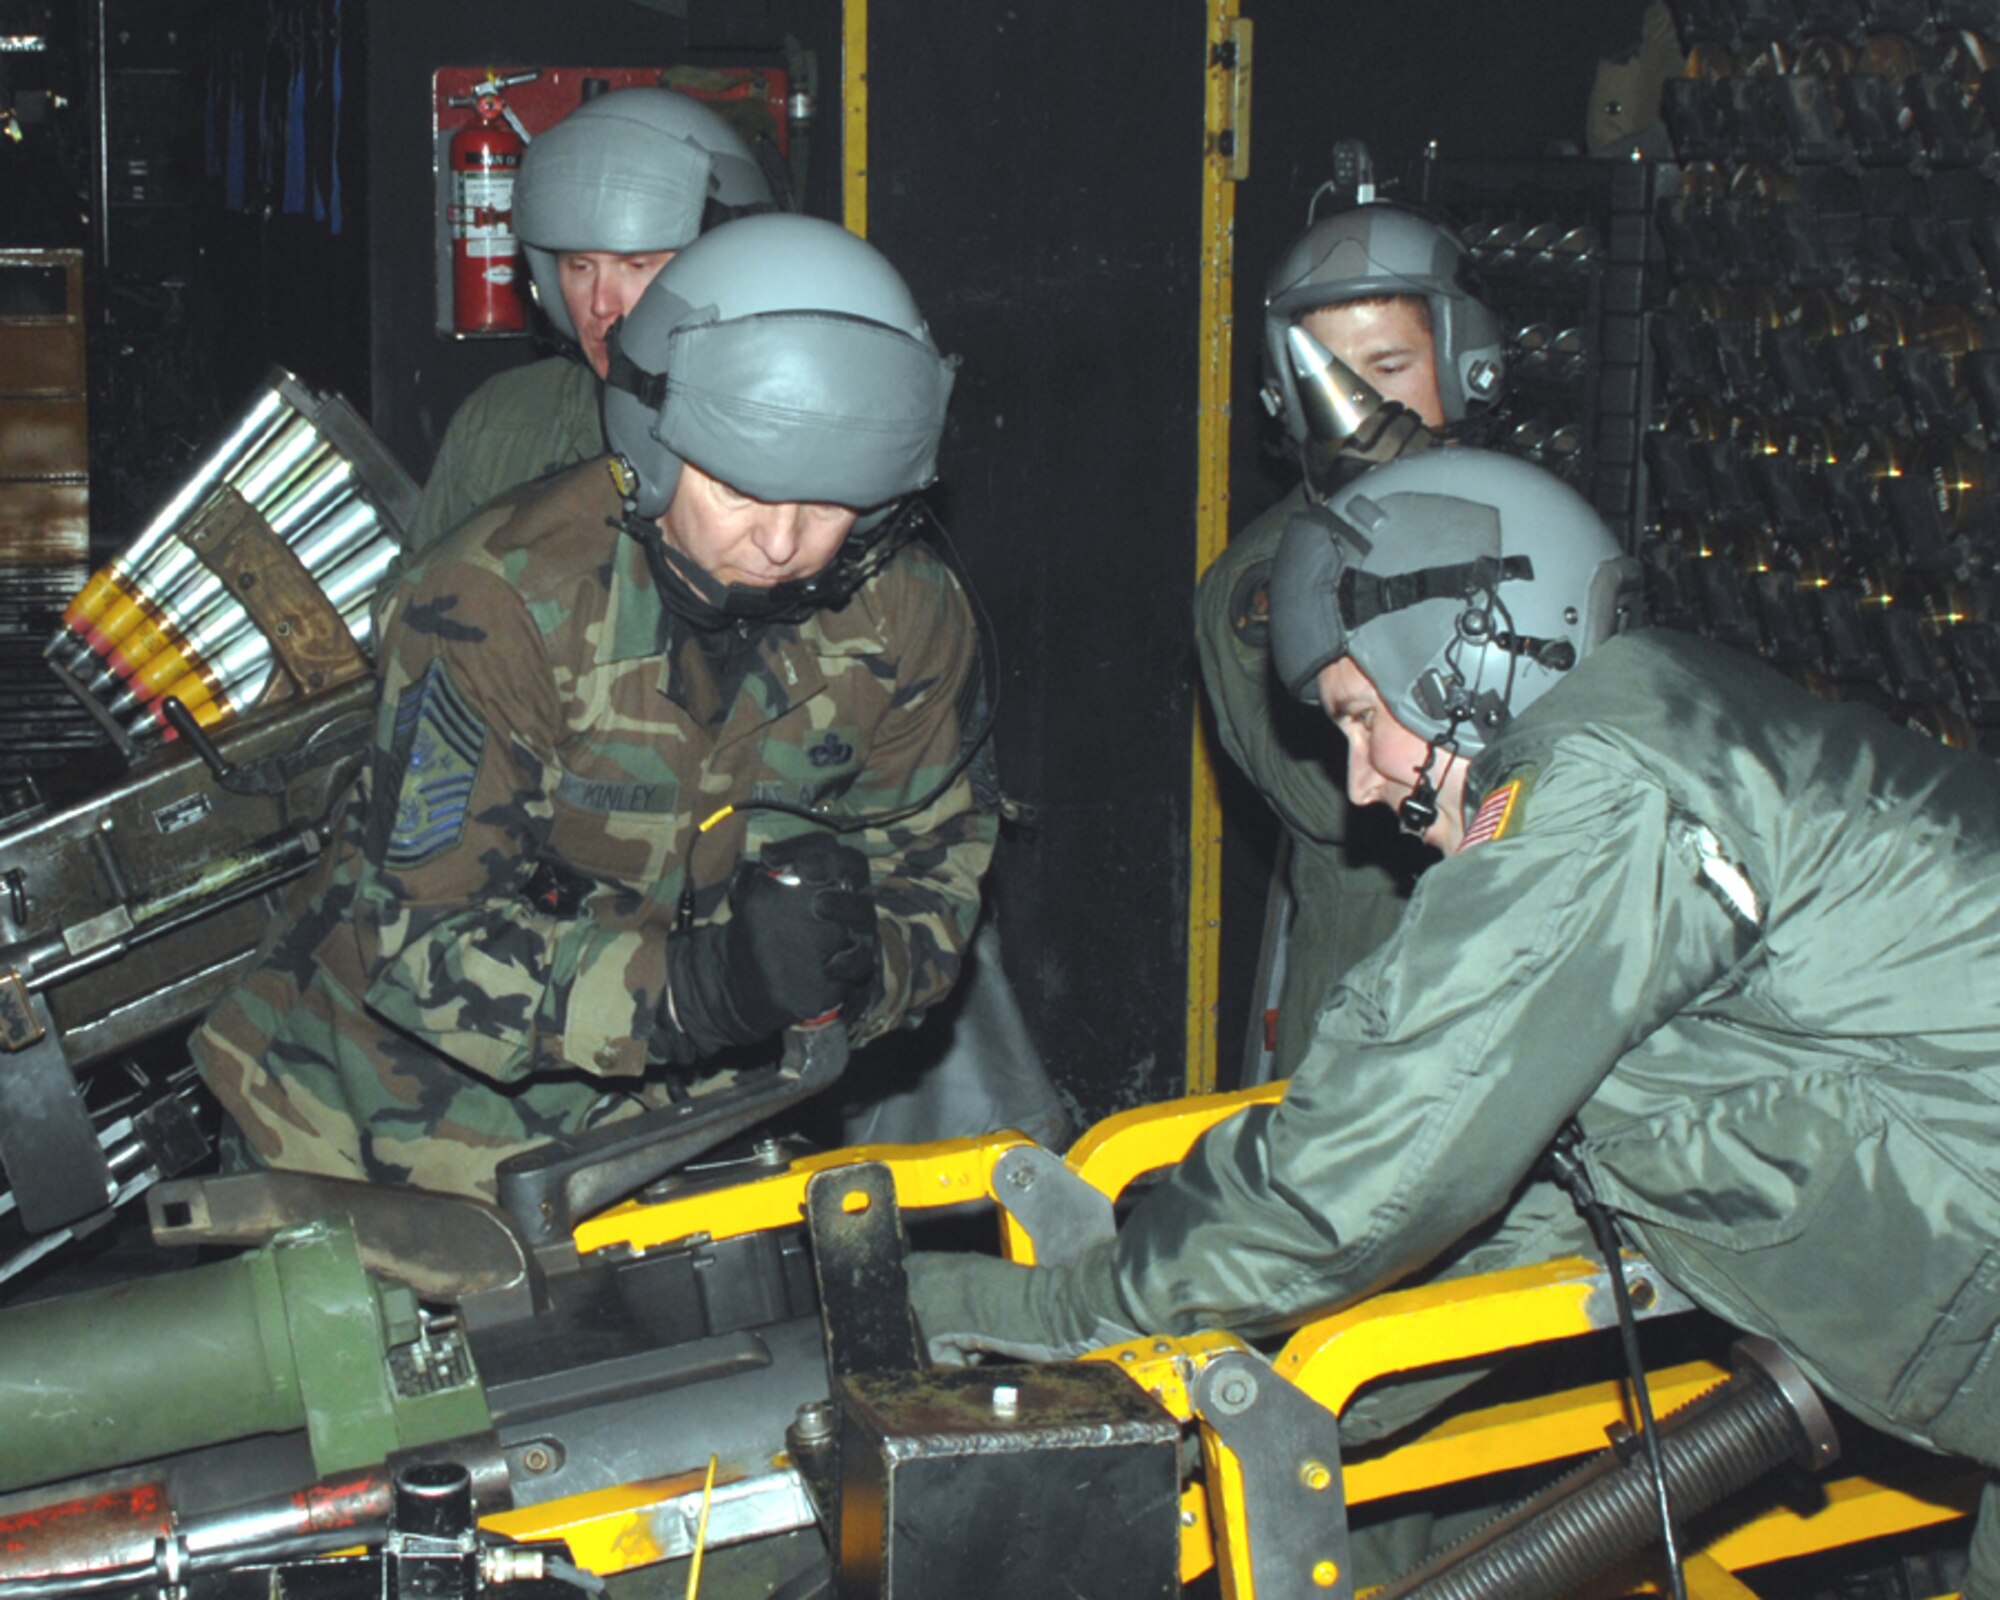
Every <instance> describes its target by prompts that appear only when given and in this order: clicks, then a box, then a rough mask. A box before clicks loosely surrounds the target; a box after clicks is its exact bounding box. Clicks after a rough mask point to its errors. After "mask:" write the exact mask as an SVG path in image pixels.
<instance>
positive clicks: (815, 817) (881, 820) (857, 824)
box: [677, 500, 1000, 932]
mask: <svg viewBox="0 0 2000 1600" xmlns="http://www.w3.org/2000/svg"><path fill="white" fill-rule="evenodd" d="M909 514H910V515H911V516H913V517H918V518H921V519H922V520H923V521H925V522H926V523H927V524H928V525H929V529H930V531H932V532H934V533H935V534H936V535H937V536H938V538H939V539H940V540H942V541H943V543H944V548H945V550H946V551H947V552H949V554H950V557H951V559H950V561H949V562H948V563H947V565H948V566H949V568H950V570H951V572H952V573H953V575H954V576H955V577H956V578H957V579H958V582H959V586H960V587H961V588H962V589H963V590H964V591H965V596H966V601H967V604H969V605H970V606H971V608H972V630H973V639H974V644H975V647H976V648H977V650H978V654H979V671H980V675H981V678H982V679H983V681H984V685H985V691H986V692H985V694H984V695H983V696H982V701H983V705H984V711H985V714H984V715H983V716H982V717H980V718H979V720H978V722H977V723H976V724H975V725H974V727H973V729H972V730H971V731H969V732H968V731H967V730H965V729H960V730H959V736H958V754H957V756H956V757H954V758H953V760H952V763H951V765H950V766H949V767H947V768H946V769H945V773H944V776H943V777H941V778H940V779H938V781H937V782H936V783H934V784H933V785H931V787H930V788H929V789H927V790H925V791H924V793H923V794H921V795H919V796H918V797H917V798H916V799H914V800H912V801H909V802H907V803H906V804H904V805H901V806H895V807H891V808H890V809H887V810H883V811H868V812H862V813H861V814H859V815H856V816H846V817H843V816H839V815H836V814H835V813H832V812H828V811H822V810H818V809H815V808H814V807H812V806H808V805H797V804H794V803H793V802H791V801H789V800H771V799H760V800H738V801H733V802H731V803H730V804H728V805H725V806H722V807H720V808H718V809H717V810H715V811H713V812H711V813H710V814H709V815H708V816H707V817H705V818H703V819H702V820H701V821H700V822H699V823H697V824H696V825H695V836H694V841H693V843H692V844H690V845H689V846H688V861H687V879H686V885H685V887H684V888H683V889H682V890H681V900H680V906H679V908H678V915H677V926H678V927H679V928H680V930H681V931H682V932H686V931H687V929H688V928H689V927H691V926H692V925H693V922H694V892H695V890H694V885H695V874H694V852H695V848H696V846H698V845H699V844H700V843H701V841H702V840H703V839H704V838H706V837H707V836H708V834H709V832H710V830H711V829H713V828H715V827H716V826H717V825H718V824H719V823H721V822H723V821H725V820H726V819H727V818H729V817H732V816H735V815H737V814H739V813H742V812H749V811H775V812H778V813H779V814H781V815H783V816H789V817H802V818H804V819H805V820H806V821H808V822H811V823H815V824H817V825H818V826H820V827H822V828H827V829H830V830H832V831H833V832H834V833H837V834H847V833H860V832H862V831H864V830H866V829H869V828H886V827H887V826H888V825H889V824H890V823H892V822H901V821H902V820H903V819H904V818H905V817H913V816H915V815H916V814H917V813H918V812H920V811H926V810H928V809H930V807H931V806H933V805H935V804H936V803H937V802H938V801H939V800H940V799H941V798H943V796H944V795H945V793H946V792H947V791H948V790H949V789H950V788H951V786H952V785H953V784H955V783H957V782H958V780H959V778H960V777H962V776H963V775H964V773H965V770H966V768H967V767H969V766H971V765H972V762H973V759H974V758H975V757H976V756H977V755H978V754H979V752H980V750H981V749H982V748H983V747H984V745H985V743H986V741H987V739H988V738H990V737H991V736H992V732H993V724H994V722H995V720H996V719H997V718H998V717H999V714H1000V646H999V643H998V639H999V635H998V633H997V631H996V630H995V628H994V626H993V618H992V616H991V614H990V613H988V611H987V609H986V602H985V600H984V599H983V598H982V597H981V596H980V593H979V590H978V588H977V587H976V586H975V585H974V583H973V581H972V575H971V573H970V572H968V571H967V570H966V567H965V560H964V558H963V557H962V556H960V555H959V553H958V546H957V545H955V544H953V543H952V539H951V534H950V532H949V531H948V530H947V529H946V528H945V525H944V524H943V522H941V521H940V520H939V519H938V517H937V514H936V513H935V512H933V511H932V510H931V509H930V507H929V506H928V505H927V504H926V503H925V502H923V501H921V500H919V501H917V502H916V503H915V505H914V507H913V508H912V510H911V512H910V513H909Z"/></svg>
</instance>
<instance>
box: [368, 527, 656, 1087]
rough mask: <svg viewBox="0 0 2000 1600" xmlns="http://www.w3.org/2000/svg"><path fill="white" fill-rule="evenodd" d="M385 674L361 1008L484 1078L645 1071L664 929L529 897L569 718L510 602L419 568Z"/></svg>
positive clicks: (468, 567)
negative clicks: (558, 753) (549, 905)
mask: <svg viewBox="0 0 2000 1600" xmlns="http://www.w3.org/2000/svg"><path fill="white" fill-rule="evenodd" d="M381 670H382V676H383V694H382V704H381V709H380V711H379V713H378V722H377V727H376V735H375V750H374V759H373V764H372V767H371V771H370V774H369V789H368V795H367V807H368V810H367V814H366V822H365V829H366V837H365V847H364V864H363V868H362V871H361V876H360V881H359V884H358V887H357V890H356V903H355V908H354V915H353V919H352V920H353V925H354V929H355V935H356V938H357V940H358V941H359V945H360V951H361V956H362V960H363V963H364V966H365V970H366V972H367V976H368V987H367V991H366V994H365V1000H366V1003H367V1005H368V1007H369V1009H370V1010H372V1011H373V1012H375V1013H376V1014H377V1015H378V1016H380V1017H381V1018H382V1019H383V1020H385V1021H386V1022H388V1023H390V1024H392V1025H393V1026H395V1027H397V1028H399V1029H401V1030H403V1031H404V1032H405V1033H408V1034H410V1035H411V1036H412V1037H414V1038H416V1039H417V1040H419V1041H420V1042H422V1043H424V1044H426V1045H428V1046H430V1047H431V1048H432V1049H435V1050H437V1051H439V1052H440V1053H442V1054H444V1055H446V1056H449V1057H450V1058H451V1059H453V1060H454V1061H457V1062H459V1063H461V1064H462V1065H464V1066H466V1067H469V1068H471V1069H472V1070H473V1071H475V1072H478V1073H480V1074H482V1075H484V1076H485V1077H488V1078H492V1079H495V1080H501V1081H505V1080H508V1079H514V1078H518V1077H521V1076H523V1075H526V1074H529V1073H541V1072H551V1071H560V1070H565V1069H569V1070H582V1071H585V1072H590V1073H595V1074H598V1075H605V1076H609V1075H624V1074H636V1073H638V1072H640V1071H642V1070H643V1068H644V1065H645V1056H646V1041H647V1039H648V1038H649V1037H650V1035H651V1033H652V1029H653V1025H654V1017H655V1015H656V1013H657V1009H658V1005H659V999H660V995H661V993H662V991H663V989H664V986H665V981H666V935H665V934H664V932H662V931H660V930H658V929H656V928H652V927H649V926H644V925H640V924H636V923H634V924H623V923H621V922H620V921H619V920H617V918H616V917H615V916H614V915H613V914H612V913H611V912H610V911H608V910H606V909H604V907H603V906H601V905H599V904H596V903H593V905H592V906H590V907H587V908H584V909H583V910H582V912H581V914H578V908H577V907H576V906H565V907H558V908H556V909H555V910H554V911H553V912H552V911H551V910H550V909H549V908H547V907H545V906H544V905H542V904H540V903H539V902H538V903H533V904H531V903H530V900H529V899H528V898H527V896H526V895H525V894H524V892H523V891H524V889H525V888H526V886H527V884H528V882H529V880H530V878H531V877H532V876H533V874H534V872H535V870H536V868H537V866H538V864H539V862H540V860H541V857H542V854H543V849H544V846H545V845H546V843H547V840H548V836H549V827H550V821H551V816H552V806H551V795H552V792H553V789H554V787H555V781H556V773H557V767H556V749H557V745H558V741H559V738H560V736H561V732H562V728H563V718H562V709H561V704H560V701H559V698H558V694H557V688H556V684H557V668H556V664H555V663H553V662H552V661H551V660H550V659H549V657H548V655H547V652H546V649H545V646H544V641H543V635H542V633H541V631H540V629H539V628H537V627H536V625H535V623H534V621H533V619H532V618H531V617H530V616H529V615H528V613H527V610H526V608H525V606H524V605H523V604H522V602H521V600H520V598H519V596H518V595H517V594H516V593H515V592H514V590H513V589H512V588H511V587H510V586H509V585H508V584H507V583H506V581H505V580H504V579H503V578H502V577H501V576H499V575H498V574H497V573H494V572H492V571H489V570H487V569H486V568H484V567H482V566H478V565H475V564H473V563H470V562H465V561H457V560H449V559H447V560H444V561H440V562H438V563H435V564H434V565H432V566H428V567H425V568H423V569H421V570H420V571H418V572H417V573H416V574H415V575H414V576H413V578H412V579H411V581H410V582H409V583H408V584H407V585H406V586H404V587H403V588H402V589H401V590H399V591H398V593H397V594H396V596H395V597H394V598H393V600H392V601H391V604H390V610H389V621H388V626H387V630H386V632H385V635H384V641H383V657H382V668H381ZM599 898H600V899H601V898H603V897H599Z"/></svg>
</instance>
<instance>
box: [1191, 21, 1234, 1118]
mask: <svg viewBox="0 0 2000 1600" xmlns="http://www.w3.org/2000/svg"><path fill="white" fill-rule="evenodd" d="M1204 3H1205V4H1206V5H1207V7H1208V39H1207V51H1208V59H1207V67H1206V71H1207V92H1206V95H1205V104H1204V114H1203V129H1202V164H1201V352H1200V362H1199V366H1200V376H1199V397H1198V402H1197V406H1196V419H1195V430H1196V439H1197V443H1196V452H1197V454H1196V466H1195V570H1194V574H1193V576H1195V577H1199V576H1200V575H1201V574H1202V573H1203V572H1205V571H1207V570H1208V565H1209V563H1210V562H1212V561H1213V560H1214V559H1215V558H1216V557H1217V556H1218V555H1220V554H1221V553H1222V547H1223V545H1224V544H1226V543H1227V542H1228V539H1229V369H1230V355H1231V350H1232V348H1233V345H1234V334H1235V320H1234V316H1233V314H1232V312H1231V307H1230V297H1231V294H1232V292H1233V290H1234V287H1235V281H1236V190H1235V186H1234V179H1235V177H1236V176H1239V175H1240V174H1241V172H1242V166H1241V163H1240V161H1239V160H1238V153H1237V141H1238V140H1239V139H1242V140H1247V138H1248V134H1249V130H1248V128H1247V127H1243V128H1240V129H1239V128H1238V127H1237V123H1238V121H1239V120H1240V117H1239V112H1240V109H1241V105H1242V80H1241V78H1240V76H1239V68H1238V65H1237V61H1236V55H1235V44H1236V38H1237V0H1204ZM1242 70H1247V63H1244V64H1243V69H1242ZM1195 701H1196V705H1195V716H1194V727H1193V731H1192V740H1193V748H1194V759H1193V762H1192V767H1191V779H1190V783H1191V793H1190V795H1189V803H1188V818H1189V824H1188V826H1189V839H1188V969H1187V971H1188V978H1187V981H1188V988H1187V1088H1188V1092H1189V1093H1190V1094H1207V1093H1209V1092H1211V1091H1212V1090H1214V1088H1215V1086H1216V1083H1217V1081H1218V1078H1217V1072H1216V1040H1215V1011H1216V999H1217V996H1218V994H1219V992H1220V988H1221V956H1222V804H1221V800H1220V798H1219V796H1218V794H1217V790H1216V783H1215V769H1214V767H1213V765H1212V764H1211V763H1210V761H1209V753H1208V741H1207V740H1206V739H1205V738H1203V736H1202V725H1201V708H1200V703H1199V702H1200V695H1199V692H1197V694H1196V696H1195Z"/></svg>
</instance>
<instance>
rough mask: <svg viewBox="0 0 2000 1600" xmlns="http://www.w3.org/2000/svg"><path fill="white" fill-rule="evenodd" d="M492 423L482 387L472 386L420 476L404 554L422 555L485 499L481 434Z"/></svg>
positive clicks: (488, 491)
mask: <svg viewBox="0 0 2000 1600" xmlns="http://www.w3.org/2000/svg"><path fill="white" fill-rule="evenodd" d="M489 425H490V419H489V418H488V416H487V405H486V399H485V392H484V391H483V390H475V391H474V392H473V394H472V396H471V398H470V399H468V400H467V401H466V402H465V404H464V405H462V406H460V407H459V408H458V410H457V411H456V412H455V413H454V414H453V416H452V419H451V421H450V423H449V424H448V425H447V426H446V428H445V430H444V442H443V443H442V444H440V445H439V446H438V453H437V460H436V461H435V462H433V463H432V464H431V475H430V477H429V478H427V479H426V480H425V481H424V492H423V498H422V499H420V500H419V501H418V502H417V511H416V515H415V516H413V517H412V518H411V519H410V525H409V527H408V528H406V529H405V530H404V532H403V550H404V554H405V556H406V558H407V557H415V556H420V555H422V554H423V553H424V552H425V551H426V550H428V549H430V547H431V546H432V545H434V544H436V543H437V542H438V541H439V540H440V539H442V538H443V537H444V536H445V535H446V534H448V533H450V532H451V530H452V529H453V528H456V527H457V526H458V525H459V524H460V523H461V522H463V521H464V520H465V519H466V518H467V517H469V516H471V515H472V513H473V512H475V511H477V510H478V509H479V508H480V507H481V506H482V505H484V504H485V503H486V501H487V499H488V497H489V494H490V490H489V489H488V487H487V486H486V485H485V483H484V482H483V481H482V480H483V478H484V476H485V475H484V474H482V473H481V472H479V471H478V470H477V469H478V459H477V458H478V455H479V448H478V446H479V440H480V438H481V436H482V435H484V434H485V432H486V431H487V428H488V427H489Z"/></svg>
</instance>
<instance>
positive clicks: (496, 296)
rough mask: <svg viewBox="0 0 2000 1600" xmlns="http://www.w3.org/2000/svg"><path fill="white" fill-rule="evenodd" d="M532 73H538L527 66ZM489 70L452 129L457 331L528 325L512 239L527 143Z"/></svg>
mask: <svg viewBox="0 0 2000 1600" xmlns="http://www.w3.org/2000/svg"><path fill="white" fill-rule="evenodd" d="M527 76H533V74H528V75H527ZM521 81H523V79H519V78H513V79H506V80H501V79H498V78H492V77H489V78H488V79H487V80H486V81H485V82H483V83H481V84H479V85H477V86H476V87H475V89H474V91H473V94H474V99H473V107H474V115H473V116H472V117H471V118H470V119H469V120H468V121H467V122H466V124H465V126H464V127H462V128H460V129H459V130H458V132H457V133H455V134H453V135H452V136H451V150H450V166H451V302H452V327H453V329H454V330H455V331H456V332H459V333H518V332H519V331H520V330H521V329H523V328H525V327H527V325H528V301H527V296H526V295H525V294H524V293H523V292H522V284H521V257H520V249H519V246H518V245H517V244H516V243H515V240H514V177H515V174H517V173H518V172H519V171H520V170H521V156H522V153H523V152H524V151H525V150H526V149H527V148H528V144H527V141H526V140H525V139H523V138H522V137H521V135H520V134H519V133H518V132H517V131H516V129H515V127H512V126H509V124H510V123H511V122H512V121H513V119H512V118H511V117H509V116H508V114H507V107H506V104H505V102H504V101H502V100H501V98H500V90H501V89H502V88H504V87H505V86H506V84H507V83H518V82H521Z"/></svg>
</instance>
